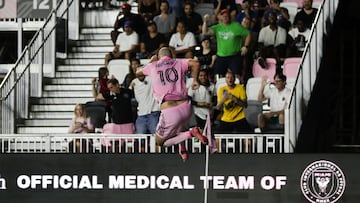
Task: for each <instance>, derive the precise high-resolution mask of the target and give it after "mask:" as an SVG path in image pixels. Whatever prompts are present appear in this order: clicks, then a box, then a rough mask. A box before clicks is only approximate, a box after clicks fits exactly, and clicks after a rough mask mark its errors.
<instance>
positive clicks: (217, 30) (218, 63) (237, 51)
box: [202, 9, 251, 79]
mask: <svg viewBox="0 0 360 203" xmlns="http://www.w3.org/2000/svg"><path fill="white" fill-rule="evenodd" d="M220 14H221V17H220V22H219V23H218V24H215V25H212V26H211V27H210V29H209V28H208V26H207V21H208V20H209V15H205V16H204V23H203V27H202V34H203V35H204V36H207V35H215V37H216V41H217V53H216V55H217V56H216V60H215V64H214V73H215V74H217V75H218V76H220V77H223V76H224V75H225V74H226V73H227V72H228V70H230V71H231V72H232V73H234V74H235V76H236V77H237V78H239V79H240V75H241V72H242V68H243V57H244V55H245V54H246V53H247V51H248V46H249V45H250V41H251V35H250V32H249V30H248V29H247V28H245V27H243V26H242V25H241V24H240V23H238V22H232V21H230V14H229V10H227V9H223V10H221V12H220ZM244 38H245V40H244ZM243 41H244V44H243Z"/></svg>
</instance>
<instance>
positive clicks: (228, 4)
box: [214, 0, 237, 21]
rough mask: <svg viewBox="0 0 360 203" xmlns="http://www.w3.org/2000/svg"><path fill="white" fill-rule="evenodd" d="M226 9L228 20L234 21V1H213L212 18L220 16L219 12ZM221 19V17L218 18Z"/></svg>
mask: <svg viewBox="0 0 360 203" xmlns="http://www.w3.org/2000/svg"><path fill="white" fill-rule="evenodd" d="M224 9H227V10H228V12H229V15H230V20H231V21H235V18H236V14H237V6H236V2H235V0H216V1H214V16H215V17H217V16H218V15H222V14H221V11H222V10H224ZM220 18H221V17H220Z"/></svg>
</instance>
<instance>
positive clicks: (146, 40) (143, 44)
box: [140, 20, 167, 58]
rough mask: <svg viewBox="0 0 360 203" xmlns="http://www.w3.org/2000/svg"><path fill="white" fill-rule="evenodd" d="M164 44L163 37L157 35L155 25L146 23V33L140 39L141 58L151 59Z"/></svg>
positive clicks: (152, 22)
mask: <svg viewBox="0 0 360 203" xmlns="http://www.w3.org/2000/svg"><path fill="white" fill-rule="evenodd" d="M166 44H167V42H166V39H165V35H163V34H161V33H158V31H157V26H156V23H155V22H154V21H152V20H150V21H149V22H148V23H147V33H145V34H143V35H142V36H141V38H140V52H141V55H142V57H143V58H151V57H152V56H154V55H156V54H157V52H158V51H159V50H160V48H161V47H164V46H165V45H166Z"/></svg>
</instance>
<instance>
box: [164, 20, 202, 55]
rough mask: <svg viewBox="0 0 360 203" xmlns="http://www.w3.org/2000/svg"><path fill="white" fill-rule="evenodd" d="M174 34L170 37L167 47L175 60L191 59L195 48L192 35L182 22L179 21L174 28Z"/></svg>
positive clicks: (194, 40) (194, 39)
mask: <svg viewBox="0 0 360 203" xmlns="http://www.w3.org/2000/svg"><path fill="white" fill-rule="evenodd" d="M176 31H177V32H176V33H174V34H172V35H171V38H170V41H169V47H170V48H171V50H172V52H173V57H176V58H193V53H192V51H193V50H194V48H195V46H196V38H195V35H194V33H192V32H189V31H187V29H186V25H185V23H184V22H182V21H179V22H178V23H177V26H176Z"/></svg>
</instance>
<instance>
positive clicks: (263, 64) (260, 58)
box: [258, 57, 266, 69]
mask: <svg viewBox="0 0 360 203" xmlns="http://www.w3.org/2000/svg"><path fill="white" fill-rule="evenodd" d="M258 64H259V65H260V66H261V68H264V69H265V68H266V62H265V59H264V58H263V57H259V58H258Z"/></svg>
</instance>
